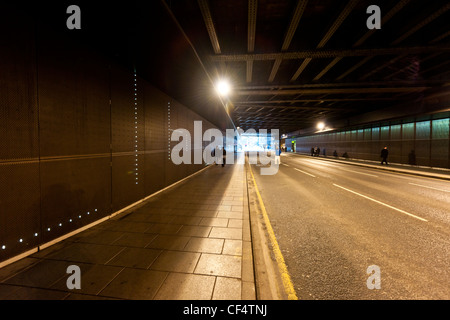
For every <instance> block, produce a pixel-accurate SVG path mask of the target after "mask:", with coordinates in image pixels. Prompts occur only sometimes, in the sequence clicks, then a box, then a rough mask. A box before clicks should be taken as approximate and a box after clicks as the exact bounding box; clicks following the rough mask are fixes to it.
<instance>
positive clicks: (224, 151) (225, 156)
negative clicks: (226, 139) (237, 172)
mask: <svg viewBox="0 0 450 320" xmlns="http://www.w3.org/2000/svg"><path fill="white" fill-rule="evenodd" d="M222 157H223V161H222V167H223V166H225V162H226V159H227V150H226V149H225V147H224V148H223V149H222Z"/></svg>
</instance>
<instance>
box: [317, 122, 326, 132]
mask: <svg viewBox="0 0 450 320" xmlns="http://www.w3.org/2000/svg"><path fill="white" fill-rule="evenodd" d="M317 129H319V130H323V129H325V123H323V122H319V123H318V124H317Z"/></svg>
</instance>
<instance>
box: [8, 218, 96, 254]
mask: <svg viewBox="0 0 450 320" xmlns="http://www.w3.org/2000/svg"><path fill="white" fill-rule="evenodd" d="M94 212H97V209H94ZM86 215H90V211H88V212H86ZM81 218H82V215H78V219H81ZM72 222H73V219H69V223H72ZM58 226H59V227H62V222H60V223H59V224H58ZM50 231H51V227H48V228H47V232H50ZM38 235H39V233H37V232H35V233H34V236H35V237H37V236H38ZM18 242H20V243H23V239H22V238H20V239H19V241H18ZM1 249H2V250H6V245H5V244H3V245H2V246H1Z"/></svg>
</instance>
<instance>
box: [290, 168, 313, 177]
mask: <svg viewBox="0 0 450 320" xmlns="http://www.w3.org/2000/svg"><path fill="white" fill-rule="evenodd" d="M294 170H297V171H300V172H301V173H304V174H307V175H308V176H311V177H313V178H315V177H316V176H315V175H313V174H311V173H308V172H305V171H302V170H300V169H297V168H294Z"/></svg>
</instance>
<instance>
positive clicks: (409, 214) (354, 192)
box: [333, 183, 428, 222]
mask: <svg viewBox="0 0 450 320" xmlns="http://www.w3.org/2000/svg"><path fill="white" fill-rule="evenodd" d="M333 185H334V186H336V187H338V188H341V189H344V190H346V191H348V192H351V193H353V194H356V195H358V196H360V197H363V198H366V199H368V200H371V201H373V202H376V203H378V204H381V205H383V206H386V207H388V208H391V209H393V210H396V211H398V212H401V213H404V214H406V215H408V216H410V217H413V218H416V219H419V220H422V221H425V222H428V220H427V219H424V218H421V217H419V216H416V215H414V214H412V213H409V212H406V211H404V210H401V209H398V208H396V207H393V206H390V205H388V204H386V203H384V202H381V201H378V200H375V199H373V198H370V197H368V196H365V195H363V194H361V193H358V192H356V191H353V190H350V189H347V188H344V187H342V186H340V185H337V184H335V183H333Z"/></svg>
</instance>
